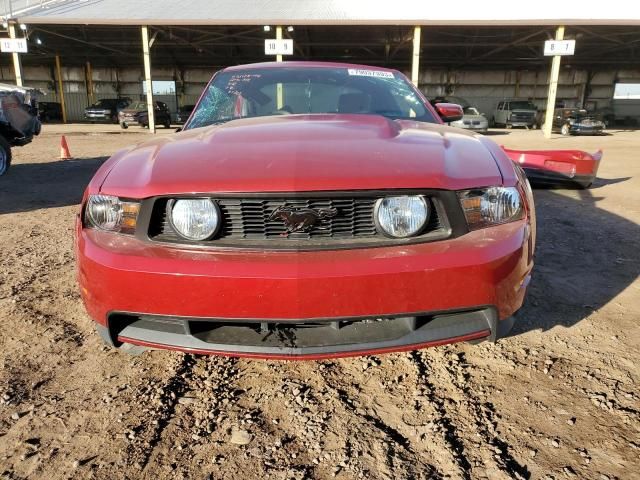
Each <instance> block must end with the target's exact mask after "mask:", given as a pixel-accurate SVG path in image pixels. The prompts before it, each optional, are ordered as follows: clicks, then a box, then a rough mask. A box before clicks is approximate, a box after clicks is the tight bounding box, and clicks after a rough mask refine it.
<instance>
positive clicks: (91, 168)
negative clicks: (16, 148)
mask: <svg viewBox="0 0 640 480" xmlns="http://www.w3.org/2000/svg"><path fill="white" fill-rule="evenodd" d="M107 158H108V157H96V158H81V159H77V160H61V161H58V162H49V163H19V164H16V165H11V167H10V168H9V171H8V172H7V173H6V174H5V175H3V176H2V177H0V199H2V200H1V201H0V215H2V214H6V213H16V212H29V211H32V210H38V209H42V208H54V207H64V206H67V205H77V204H79V203H80V201H81V200H82V194H83V192H84V189H85V188H86V186H87V184H88V183H89V181H90V180H91V177H93V174H94V173H95V172H96V170H97V169H98V168H99V167H100V165H102V163H103V162H104V161H105V160H107Z"/></svg>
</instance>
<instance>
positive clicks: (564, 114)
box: [552, 108, 605, 135]
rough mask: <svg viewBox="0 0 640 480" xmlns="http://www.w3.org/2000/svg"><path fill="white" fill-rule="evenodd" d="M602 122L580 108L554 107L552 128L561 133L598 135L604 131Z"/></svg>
mask: <svg viewBox="0 0 640 480" xmlns="http://www.w3.org/2000/svg"><path fill="white" fill-rule="evenodd" d="M604 128H605V125H604V122H602V121H601V120H599V119H598V118H597V117H596V116H595V115H594V114H592V113H589V112H588V111H587V110H584V109H582V108H556V109H555V111H554V112H553V128H552V129H553V130H554V131H559V132H560V133H562V135H598V134H602V133H603V132H604Z"/></svg>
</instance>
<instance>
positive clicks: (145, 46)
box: [142, 25, 156, 133]
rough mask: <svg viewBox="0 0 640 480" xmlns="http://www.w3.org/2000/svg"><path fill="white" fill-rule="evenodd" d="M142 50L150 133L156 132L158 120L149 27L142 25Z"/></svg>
mask: <svg viewBox="0 0 640 480" xmlns="http://www.w3.org/2000/svg"><path fill="white" fill-rule="evenodd" d="M142 52H143V54H144V55H143V56H144V79H145V84H146V87H147V88H146V90H147V92H146V93H147V112H148V114H149V133H156V122H155V118H154V115H153V111H154V108H153V84H152V83H151V55H150V54H149V27H147V26H146V25H144V26H143V27H142Z"/></svg>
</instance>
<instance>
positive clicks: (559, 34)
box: [543, 26, 564, 138]
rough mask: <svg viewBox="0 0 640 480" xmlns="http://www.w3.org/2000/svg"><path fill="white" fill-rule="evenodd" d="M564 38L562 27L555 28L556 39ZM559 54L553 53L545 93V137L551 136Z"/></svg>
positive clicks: (558, 71)
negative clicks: (546, 91) (546, 92)
mask: <svg viewBox="0 0 640 480" xmlns="http://www.w3.org/2000/svg"><path fill="white" fill-rule="evenodd" d="M562 39H564V27H562V26H561V27H558V29H557V30H556V40H562ZM560 58H561V56H560V55H554V56H553V60H552V61H551V75H550V77H549V93H548V94H547V112H546V114H545V120H544V127H543V132H544V136H545V138H551V127H552V126H553V115H554V111H555V108H556V94H557V93H558V77H559V76H560Z"/></svg>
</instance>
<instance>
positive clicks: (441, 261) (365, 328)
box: [76, 221, 532, 358]
mask: <svg viewBox="0 0 640 480" xmlns="http://www.w3.org/2000/svg"><path fill="white" fill-rule="evenodd" d="M76 250H77V252H76V253H77V258H78V276H79V282H80V287H81V293H82V297H83V300H84V302H85V305H86V307H87V310H88V312H89V314H90V315H91V316H92V317H93V319H94V320H95V321H96V322H97V323H98V324H99V325H100V327H99V330H101V331H102V333H103V336H104V337H105V338H106V339H110V340H111V341H113V342H115V343H116V344H117V343H118V342H127V343H137V344H141V345H147V346H152V347H158V348H172V349H178V350H183V351H193V352H199V353H218V354H228V355H241V356H253V357H269V358H298V357H302V358H321V357H332V356H347V355H355V354H363V353H372V352H387V351H399V350H408V349H415V348H422V347H424V346H429V345H439V344H443V343H452V342H455V341H463V340H474V339H481V338H496V337H497V336H499V335H501V334H502V333H504V332H505V331H508V329H509V328H508V327H510V322H511V321H510V320H508V319H509V317H511V315H513V313H514V312H516V311H517V310H518V309H519V308H520V306H521V305H522V302H523V299H524V294H525V290H526V286H527V284H528V281H529V278H530V272H531V267H532V263H531V255H530V251H531V245H530V229H529V226H528V225H527V224H526V222H525V221H520V222H514V223H511V224H506V225H501V226H498V227H493V228H489V229H485V230H480V231H476V232H470V233H468V234H466V235H463V236H461V237H458V238H454V239H449V240H444V241H438V242H432V243H423V244H414V245H407V246H394V247H381V248H366V249H353V250H339V251H310V252H274V251H250V252H247V251H241V252H240V251H229V250H227V251H220V250H218V251H216V250H212V249H211V250H210V249H206V250H203V249H185V248H175V247H168V246H166V245H156V244H153V243H152V242H146V241H141V240H138V239H136V238H132V237H127V236H124V235H117V234H111V233H105V232H99V231H95V230H87V229H82V228H81V227H80V224H79V223H78V226H77V241H76ZM312 327H313V328H312Z"/></svg>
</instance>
